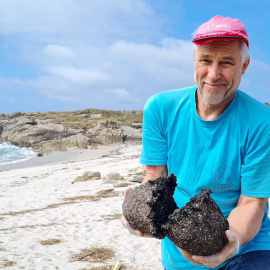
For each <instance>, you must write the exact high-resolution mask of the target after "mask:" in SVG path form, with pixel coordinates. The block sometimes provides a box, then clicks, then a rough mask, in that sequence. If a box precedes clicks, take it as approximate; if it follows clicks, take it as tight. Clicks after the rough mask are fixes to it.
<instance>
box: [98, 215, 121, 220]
mask: <svg viewBox="0 0 270 270" xmlns="http://www.w3.org/2000/svg"><path fill="white" fill-rule="evenodd" d="M101 217H103V218H104V219H105V220H116V219H121V217H122V214H112V215H106V216H105V215H103V216H101Z"/></svg>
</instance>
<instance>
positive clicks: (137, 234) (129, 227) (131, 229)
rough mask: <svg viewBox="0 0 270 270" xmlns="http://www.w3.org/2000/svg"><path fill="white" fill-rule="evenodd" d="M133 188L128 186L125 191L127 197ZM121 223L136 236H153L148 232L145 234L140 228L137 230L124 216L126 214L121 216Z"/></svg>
mask: <svg viewBox="0 0 270 270" xmlns="http://www.w3.org/2000/svg"><path fill="white" fill-rule="evenodd" d="M131 190H132V188H128V189H127V190H126V191H125V197H126V196H127V195H128V193H129V192H130V191H131ZM121 223H122V225H123V226H124V227H125V228H127V229H128V231H129V232H130V233H131V234H133V235H136V236H140V237H153V236H151V235H148V234H145V233H143V232H141V231H138V230H135V229H134V228H133V227H132V226H131V225H130V224H129V223H128V222H127V220H126V218H125V217H124V215H122V217H121Z"/></svg>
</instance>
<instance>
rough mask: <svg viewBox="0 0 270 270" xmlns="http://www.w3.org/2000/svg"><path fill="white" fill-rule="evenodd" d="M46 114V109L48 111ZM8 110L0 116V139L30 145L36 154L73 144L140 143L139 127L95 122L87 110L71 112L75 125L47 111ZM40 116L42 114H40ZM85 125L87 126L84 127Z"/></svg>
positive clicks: (25, 145)
mask: <svg viewBox="0 0 270 270" xmlns="http://www.w3.org/2000/svg"><path fill="white" fill-rule="evenodd" d="M48 114H49V113H48ZM44 115H45V113H43V114H42V113H29V114H26V113H19V112H18V113H11V114H8V115H4V114H1V116H0V143H3V142H9V143H11V144H14V145H16V146H19V147H32V149H33V150H34V151H35V152H36V153H37V154H39V156H42V155H46V154H49V153H51V152H53V151H64V150H66V149H68V148H72V147H76V148H79V149H86V148H88V147H89V146H98V145H109V144H119V143H123V142H125V143H128V142H132V143H141V129H137V128H132V127H130V126H118V125H116V123H115V122H113V121H105V123H103V122H99V121H97V120H95V121H96V122H95V121H94V120H92V119H89V118H87V117H88V114H80V115H75V116H76V118H75V116H74V114H72V116H68V117H70V118H71V117H73V118H74V119H77V122H76V126H75V124H73V126H74V127H72V126H69V125H68V124H66V122H65V118H61V119H60V118H58V117H57V116H54V113H50V117H51V118H50V119H47V118H45V117H44ZM42 117H43V118H42ZM85 126H87V127H85Z"/></svg>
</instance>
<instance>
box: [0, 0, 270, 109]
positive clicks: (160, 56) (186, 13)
mask: <svg viewBox="0 0 270 270" xmlns="http://www.w3.org/2000/svg"><path fill="white" fill-rule="evenodd" d="M225 2H226V4H225ZM269 14H270V2H269V1H268V0H265V1H260V0H257V1H249V0H245V1H242V0H239V1H235V0H232V1H231V0H229V1H205V0H196V1H188V0H183V1H181V0H158V1H157V0H99V1H96V0H78V1H74V0H39V1H36V0H0V63H1V64H0V93H1V95H0V113H10V112H17V111H21V112H38V111H69V110H82V109H85V108H99V109H111V110H142V109H143V106H144V103H145V102H146V100H147V99H148V98H149V97H150V96H151V95H153V94H155V93H157V92H160V91H166V90H169V89H176V88H182V87H186V86H189V85H193V84H194V81H193V58H192V43H191V41H190V40H191V39H192V35H193V34H194V32H195V30H196V29H197V27H198V26H199V25H200V24H201V23H203V22H205V21H207V20H209V19H210V18H211V17H213V16H214V15H222V16H225V17H233V18H238V19H240V20H241V21H242V22H243V23H244V25H245V26H246V28H247V30H248V33H249V38H250V55H251V64H250V66H249V68H248V71H247V73H246V74H245V75H244V77H243V78H242V83H241V85H240V89H241V90H243V91H245V92H246V93H248V94H250V95H251V96H253V97H254V98H256V99H258V100H259V101H261V102H270V50H269V48H270V15H269Z"/></svg>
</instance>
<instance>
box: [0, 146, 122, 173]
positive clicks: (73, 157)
mask: <svg viewBox="0 0 270 270" xmlns="http://www.w3.org/2000/svg"><path fill="white" fill-rule="evenodd" d="M123 146H124V145H122V144H117V145H102V146H98V147H97V148H90V149H78V148H69V149H67V150H66V151H56V152H53V153H51V154H49V155H44V156H35V157H32V158H30V159H27V160H24V161H20V162H14V163H8V164H3V165H0V172H1V171H2V172H3V171H9V170H16V169H24V168H31V167H36V166H43V165H50V164H51V165H53V164H63V163H72V162H78V161H87V160H94V159H99V158H102V157H105V156H108V155H109V154H110V152H112V151H118V150H120V149H121V148H122V147H123Z"/></svg>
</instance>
